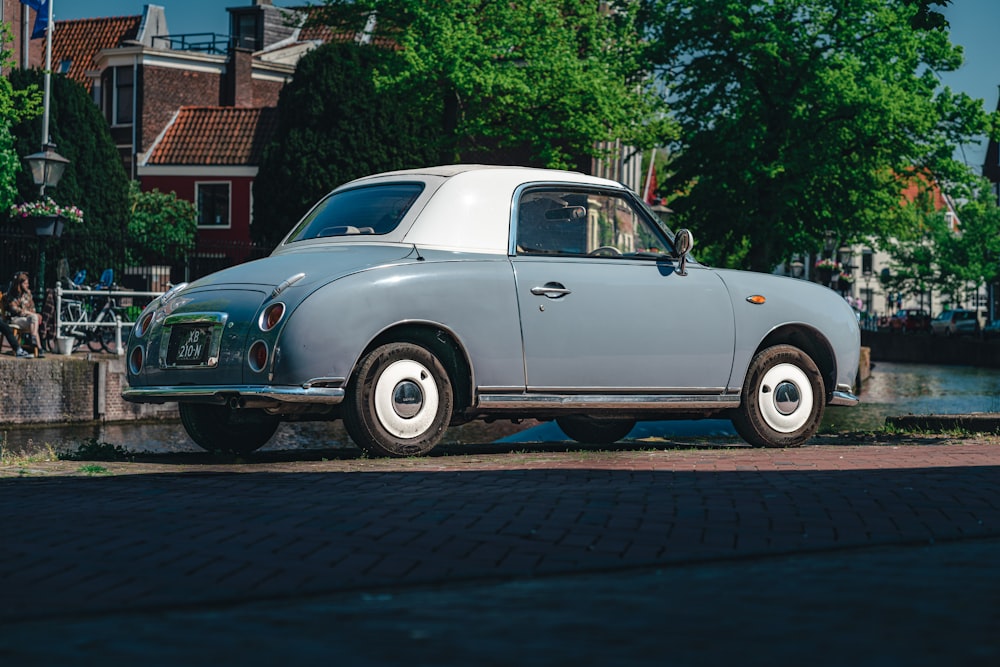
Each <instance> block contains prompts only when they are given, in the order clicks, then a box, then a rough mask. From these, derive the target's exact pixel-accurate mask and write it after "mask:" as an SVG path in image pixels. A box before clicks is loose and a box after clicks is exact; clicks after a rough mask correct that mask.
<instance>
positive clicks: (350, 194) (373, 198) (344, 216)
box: [288, 183, 424, 243]
mask: <svg viewBox="0 0 1000 667" xmlns="http://www.w3.org/2000/svg"><path fill="white" fill-rule="evenodd" d="M423 189H424V186H423V184H422V183H389V184H385V185H371V186H367V187H361V188H353V189H350V190H341V191H339V192H334V193H333V194H331V195H330V196H329V197H327V198H326V199H324V200H323V201H321V202H320V203H319V204H317V205H316V207H315V208H313V209H312V210H311V211H309V213H308V214H307V215H306V217H305V218H303V219H302V221H301V222H300V223H299V224H298V225H297V226H296V227H295V230H294V231H293V232H292V234H291V235H290V236H289V237H288V243H294V242H295V241H304V240H306V239H317V238H324V237H329V236H354V235H365V234H374V235H381V234H388V233H389V232H391V231H392V230H394V229H396V227H398V226H399V223H400V221H401V220H402V219H403V217H404V216H405V215H406V212H407V211H409V210H410V207H411V206H412V205H413V202H415V201H416V200H417V197H419V196H420V193H421V192H422V191H423Z"/></svg>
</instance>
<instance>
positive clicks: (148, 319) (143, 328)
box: [135, 311, 153, 337]
mask: <svg viewBox="0 0 1000 667" xmlns="http://www.w3.org/2000/svg"><path fill="white" fill-rule="evenodd" d="M152 323H153V311H149V312H148V313H146V314H145V315H143V316H142V319H141V320H139V324H138V326H136V328H135V335H136V336H140V337H141V336H142V335H143V334H145V333H146V332H147V331H149V325H151V324H152Z"/></svg>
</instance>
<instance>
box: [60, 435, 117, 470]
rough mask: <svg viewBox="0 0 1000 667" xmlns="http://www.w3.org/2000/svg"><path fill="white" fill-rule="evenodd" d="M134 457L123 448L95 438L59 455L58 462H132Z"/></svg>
mask: <svg viewBox="0 0 1000 667" xmlns="http://www.w3.org/2000/svg"><path fill="white" fill-rule="evenodd" d="M134 457H135V454H133V453H132V452H131V451H129V450H128V449H126V448H125V447H122V446H121V445H113V444H111V443H110V442H101V441H99V440H98V439H97V438H88V439H87V440H85V441H84V442H83V443H81V444H80V445H79V446H78V447H77V448H76V450H75V451H72V452H63V453H60V454H59V460H60V461H132V460H133V459H134ZM84 467H85V468H86V467H88V466H84ZM98 467H99V466H98Z"/></svg>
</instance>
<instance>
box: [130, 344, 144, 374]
mask: <svg viewBox="0 0 1000 667" xmlns="http://www.w3.org/2000/svg"><path fill="white" fill-rule="evenodd" d="M128 369H129V371H130V372H131V373H132V375H138V374H139V371H141V370H142V346H141V345H136V346H135V347H133V348H132V353H131V354H129V355H128Z"/></svg>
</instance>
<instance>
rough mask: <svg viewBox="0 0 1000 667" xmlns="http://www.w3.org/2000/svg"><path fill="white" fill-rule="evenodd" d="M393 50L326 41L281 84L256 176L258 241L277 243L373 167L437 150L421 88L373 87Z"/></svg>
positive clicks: (429, 157) (405, 164) (421, 158)
mask: <svg viewBox="0 0 1000 667" xmlns="http://www.w3.org/2000/svg"><path fill="white" fill-rule="evenodd" d="M393 57H395V55H394V54H393V53H392V52H391V51H386V50H383V49H374V48H371V47H365V46H358V45H356V44H352V43H348V44H327V45H325V46H322V47H320V48H318V49H316V50H315V51H313V52H311V53H309V54H308V55H307V56H306V57H304V58H303V59H302V60H301V61H299V64H298V67H297V69H296V73H295V79H293V80H292V82H291V83H289V84H288V85H286V86H285V88H284V89H283V90H282V91H281V96H280V99H279V101H278V127H277V130H276V134H275V137H274V138H273V139H272V141H271V143H270V144H269V145H268V147H267V148H266V149H265V151H264V156H263V159H262V160H261V165H260V170H259V172H258V175H257V178H256V179H255V181H254V221H253V225H252V229H251V233H252V234H253V237H254V239H255V240H256V241H260V242H262V243H267V244H275V243H277V242H278V241H280V240H281V238H282V237H283V236H284V235H285V234H286V233H287V232H288V230H289V229H291V227H292V225H293V224H294V223H295V222H296V221H297V220H298V219H299V218H300V217H301V216H302V215H303V214H304V213H305V212H306V211H307V210H308V209H309V207H310V206H312V204H314V203H315V202H316V201H317V200H318V199H319V198H320V197H321V196H323V195H325V194H326V193H328V192H329V191H330V190H332V189H333V188H335V187H337V186H338V185H340V184H342V183H344V182H346V181H349V180H351V179H354V178H359V177H361V176H366V175H368V174H371V173H375V172H380V171H388V170H392V169H403V168H409V167H418V166H424V165H426V164H428V163H432V162H433V161H434V158H435V156H436V154H437V148H436V146H437V141H438V138H439V137H438V132H439V128H437V127H436V126H434V125H433V124H430V123H428V121H427V112H428V110H429V109H431V108H432V107H433V105H432V104H431V103H430V101H429V100H427V99H426V97H422V96H421V95H420V94H419V92H418V91H411V92H410V93H409V94H407V93H405V92H402V91H382V92H379V91H377V90H376V89H375V84H374V82H373V81H372V72H373V71H374V70H375V68H376V67H377V66H379V65H380V64H381V63H383V62H384V61H385V60H387V59H391V58H393Z"/></svg>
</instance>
